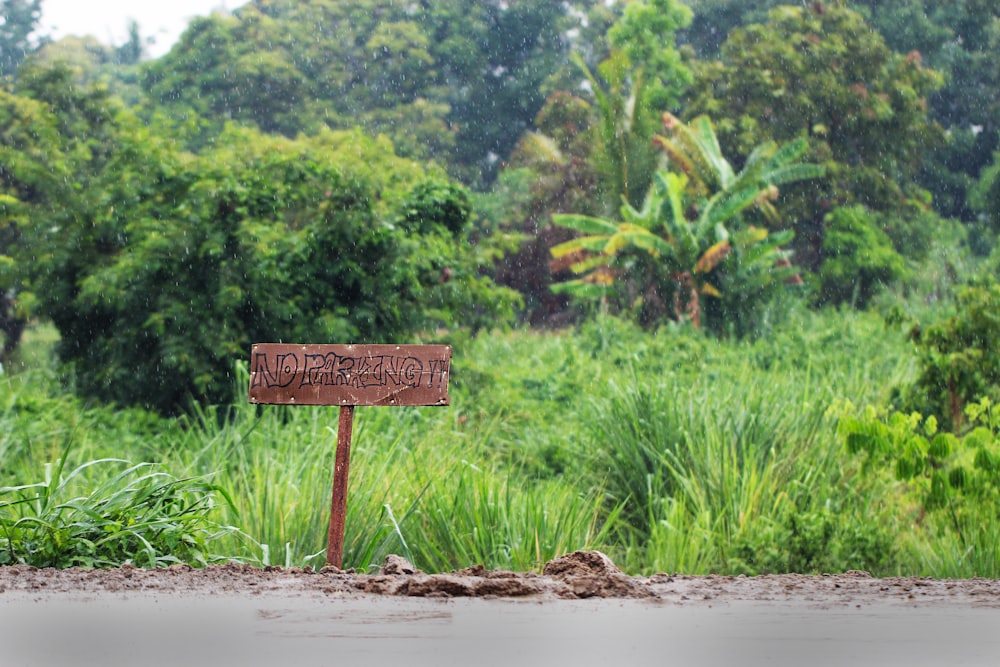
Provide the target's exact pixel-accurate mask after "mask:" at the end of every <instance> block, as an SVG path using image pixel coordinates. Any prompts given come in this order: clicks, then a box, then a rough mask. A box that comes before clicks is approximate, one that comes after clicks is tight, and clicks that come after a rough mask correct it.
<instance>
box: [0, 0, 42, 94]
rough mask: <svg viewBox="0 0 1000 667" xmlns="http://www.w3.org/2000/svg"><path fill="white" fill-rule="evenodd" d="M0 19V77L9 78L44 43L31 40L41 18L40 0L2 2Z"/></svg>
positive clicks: (4, 0)
mask: <svg viewBox="0 0 1000 667" xmlns="http://www.w3.org/2000/svg"><path fill="white" fill-rule="evenodd" d="M0 17H2V18H3V23H0V76H11V75H12V74H14V72H16V71H17V68H18V66H20V64H21V62H22V61H23V60H24V59H25V57H26V56H27V55H28V54H30V53H31V52H33V51H34V50H35V49H36V48H38V46H40V45H41V44H42V43H44V40H42V41H36V40H32V38H31V35H32V33H34V32H35V28H36V27H37V26H38V21H39V19H41V18H42V0H2V2H0Z"/></svg>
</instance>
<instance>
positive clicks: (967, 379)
mask: <svg viewBox="0 0 1000 667" xmlns="http://www.w3.org/2000/svg"><path fill="white" fill-rule="evenodd" d="M911 338H912V339H913V341H914V343H915V345H916V349H917V354H918V359H919V365H920V371H919V375H918V376H917V378H916V380H915V381H914V382H913V383H912V384H911V385H910V386H908V387H906V388H904V389H903V390H902V398H903V405H904V406H905V407H906V408H907V409H912V410H917V411H919V412H921V413H923V414H927V415H934V416H936V417H937V418H938V419H940V420H941V421H942V423H943V425H944V427H945V428H948V429H950V430H952V431H955V432H956V433H957V432H960V431H961V430H962V428H963V426H964V423H965V419H964V413H965V407H966V405H968V404H969V403H971V402H974V401H977V400H979V399H983V398H988V399H990V400H992V401H994V402H1000V346H998V345H997V341H998V340H1000V283H997V282H996V281H995V280H994V279H993V278H992V277H987V278H985V279H984V280H982V281H973V282H971V283H969V284H967V285H965V286H964V287H962V288H960V289H959V290H958V293H957V294H956V298H955V313H954V314H953V315H951V316H950V317H947V318H944V319H941V320H939V321H937V322H934V323H933V324H930V325H928V326H926V327H920V326H914V327H913V329H912V331H911Z"/></svg>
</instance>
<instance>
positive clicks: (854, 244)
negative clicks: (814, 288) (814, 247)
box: [816, 206, 906, 308]
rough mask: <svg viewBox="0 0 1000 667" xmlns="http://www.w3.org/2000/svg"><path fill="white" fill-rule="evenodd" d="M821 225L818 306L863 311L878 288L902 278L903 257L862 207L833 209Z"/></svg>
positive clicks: (903, 270) (903, 268)
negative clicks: (823, 226) (823, 227)
mask: <svg viewBox="0 0 1000 667" xmlns="http://www.w3.org/2000/svg"><path fill="white" fill-rule="evenodd" d="M825 222H826V234H825V235H824V238H823V264H822V265H821V266H820V270H819V274H818V275H817V276H816V280H817V282H818V284H819V286H818V294H817V301H818V302H819V303H820V304H821V305H824V306H829V305H839V304H842V303H849V304H851V305H854V306H856V307H858V308H865V307H867V306H868V303H869V302H870V301H871V299H872V297H873V296H874V295H875V294H876V292H877V291H878V290H879V289H881V288H882V287H884V286H885V285H886V284H887V283H890V282H892V281H894V280H897V279H899V278H901V277H902V276H903V274H904V272H905V268H906V267H905V265H904V263H903V258H902V257H901V256H900V255H899V253H897V252H896V250H895V249H894V248H893V246H892V242H891V241H890V240H889V237H888V236H887V235H886V234H885V232H883V231H882V230H881V229H879V228H878V227H877V226H876V225H875V222H874V218H873V216H872V215H871V214H870V213H869V212H868V211H867V210H865V208H864V207H861V206H851V207H848V208H838V209H835V210H834V211H832V212H831V213H829V214H828V215H827V216H826V221H825Z"/></svg>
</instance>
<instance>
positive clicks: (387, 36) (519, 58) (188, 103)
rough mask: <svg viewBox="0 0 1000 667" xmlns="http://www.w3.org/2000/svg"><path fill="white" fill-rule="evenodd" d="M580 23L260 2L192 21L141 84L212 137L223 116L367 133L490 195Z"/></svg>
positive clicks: (411, 8) (556, 8)
mask: <svg viewBox="0 0 1000 667" xmlns="http://www.w3.org/2000/svg"><path fill="white" fill-rule="evenodd" d="M595 1H596V0H588V1H586V2H577V3H574V4H576V5H580V6H583V7H587V6H589V5H591V4H594V2H595ZM573 16H574V15H570V14H569V13H568V12H567V5H566V3H559V2H551V1H550V0H517V1H516V2H505V3H498V2H495V1H494V0H475V2H468V1H467V0H441V1H437V2H427V1H423V2H413V3H400V2H393V1H391V0H353V1H351V2H348V1H347V0H313V1H312V2H292V1H290V0H255V2H252V3H248V4H246V5H244V6H242V7H240V8H238V9H236V10H235V11H234V12H233V14H232V16H231V17H227V16H224V15H221V14H216V15H213V16H211V17H207V18H205V19H198V20H196V21H195V22H193V23H192V24H191V26H190V28H189V29H188V31H187V32H186V33H185V34H184V35H183V36H182V38H181V41H180V43H179V44H178V45H177V46H175V47H174V49H173V50H172V51H171V52H170V53H169V54H167V55H166V56H165V57H163V58H161V59H159V60H157V61H156V62H154V63H150V65H149V66H148V68H147V70H146V76H145V79H144V82H145V86H146V89H147V90H148V91H149V92H150V94H151V95H152V97H153V98H154V99H155V100H156V101H157V103H159V104H161V105H163V106H165V107H167V108H170V109H171V110H172V113H173V114H174V116H175V117H177V118H180V117H183V116H184V115H185V114H187V113H188V112H189V111H193V112H194V113H195V114H196V115H198V116H202V117H204V118H206V119H209V120H214V121H215V122H214V124H213V126H212V127H210V128H208V132H207V133H206V134H207V135H208V136H211V135H213V134H216V133H218V131H220V130H221V124H222V121H223V119H235V120H240V121H244V122H254V123H255V124H257V126H258V127H260V128H261V129H263V130H265V131H268V132H280V133H282V134H284V135H286V136H295V134H296V133H298V132H301V131H305V132H308V133H314V132H316V131H317V130H318V129H319V128H320V127H322V126H326V127H330V128H332V129H347V128H349V127H354V126H358V125H360V126H362V127H364V128H365V129H366V131H368V132H369V133H371V134H375V133H378V132H381V133H385V134H386V135H387V136H389V137H390V139H391V140H392V141H393V145H395V146H397V148H400V149H402V150H405V151H406V152H405V156H407V157H411V158H416V159H434V160H437V161H438V162H439V163H442V164H447V165H448V166H449V169H450V171H451V173H453V174H454V175H457V176H460V177H461V178H462V179H463V180H464V181H465V182H466V183H469V184H477V185H481V186H484V187H485V186H486V185H488V184H489V182H490V181H492V179H493V178H494V176H495V172H496V169H497V167H498V165H499V164H500V163H501V162H502V161H503V160H505V159H506V158H507V157H508V156H509V154H510V151H511V150H512V149H513V147H514V145H515V143H516V142H517V138H518V137H519V136H520V134H521V133H522V132H523V131H524V130H525V129H526V128H528V127H529V126H530V124H531V122H532V120H533V118H534V116H535V115H536V114H537V112H538V110H539V109H540V108H541V106H542V104H543V102H544V99H545V96H546V91H545V90H543V87H544V84H545V82H546V80H547V79H548V77H549V76H550V75H552V74H553V73H554V72H555V71H556V70H557V69H558V68H559V66H560V65H561V64H563V63H564V62H565V59H566V52H567V48H568V47H567V45H566V43H565V40H564V34H565V33H566V30H567V29H568V27H569V26H570V25H571V24H572V23H574V22H576V21H578V19H576V18H574V17H573ZM205 140H206V141H207V137H206V138H205Z"/></svg>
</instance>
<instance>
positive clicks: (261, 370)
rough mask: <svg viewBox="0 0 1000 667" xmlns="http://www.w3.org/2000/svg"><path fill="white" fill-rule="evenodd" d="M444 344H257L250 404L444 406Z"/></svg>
mask: <svg viewBox="0 0 1000 667" xmlns="http://www.w3.org/2000/svg"><path fill="white" fill-rule="evenodd" d="M450 365H451V346H450V345H289V344H282V343H258V344H256V345H254V346H253V350H252V352H251V354H250V402H251V403H274V404H281V405H448V403H449V401H448V372H449V367H450Z"/></svg>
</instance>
